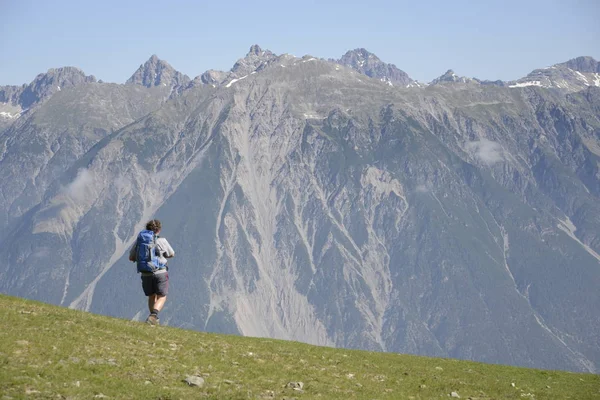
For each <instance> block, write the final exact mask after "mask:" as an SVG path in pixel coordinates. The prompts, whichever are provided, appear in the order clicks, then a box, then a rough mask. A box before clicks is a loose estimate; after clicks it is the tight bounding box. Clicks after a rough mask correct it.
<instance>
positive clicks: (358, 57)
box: [337, 48, 414, 87]
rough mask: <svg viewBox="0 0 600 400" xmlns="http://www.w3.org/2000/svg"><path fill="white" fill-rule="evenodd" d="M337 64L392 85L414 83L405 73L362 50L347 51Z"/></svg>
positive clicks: (404, 85) (402, 85)
mask: <svg viewBox="0 0 600 400" xmlns="http://www.w3.org/2000/svg"><path fill="white" fill-rule="evenodd" d="M337 63H339V64H341V65H345V66H347V67H350V68H352V69H355V70H357V71H358V72H360V73H361V74H364V75H367V76H369V77H371V78H375V79H379V80H381V81H383V82H389V83H390V84H392V85H396V86H400V87H406V86H408V85H411V84H412V83H414V81H413V80H412V79H411V78H410V77H409V76H408V74H407V73H406V72H404V71H402V70H400V69H398V68H397V67H396V66H395V65H394V64H386V63H384V62H383V61H381V60H380V59H379V58H378V57H377V56H376V55H375V54H373V53H369V52H368V51H367V50H365V49H362V48H361V49H355V50H350V51H348V52H347V53H346V54H344V55H343V56H342V58H340V59H339V60H337Z"/></svg>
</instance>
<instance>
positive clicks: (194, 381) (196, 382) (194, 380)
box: [184, 376, 204, 388]
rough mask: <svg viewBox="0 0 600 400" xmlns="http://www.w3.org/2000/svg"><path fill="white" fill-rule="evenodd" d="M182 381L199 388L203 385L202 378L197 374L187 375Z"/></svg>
mask: <svg viewBox="0 0 600 400" xmlns="http://www.w3.org/2000/svg"><path fill="white" fill-rule="evenodd" d="M184 382H185V383H187V384H188V385H189V386H197V387H200V388H201V387H203V386H204V378H201V377H199V376H188V377H187V378H185V380H184Z"/></svg>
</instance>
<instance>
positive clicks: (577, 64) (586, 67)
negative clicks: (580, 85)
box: [556, 56, 600, 73]
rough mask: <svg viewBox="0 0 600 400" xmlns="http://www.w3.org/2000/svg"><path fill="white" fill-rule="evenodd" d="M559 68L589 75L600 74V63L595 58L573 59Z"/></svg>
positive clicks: (558, 65) (559, 65)
mask: <svg viewBox="0 0 600 400" xmlns="http://www.w3.org/2000/svg"><path fill="white" fill-rule="evenodd" d="M556 66H557V67H566V68H571V69H572V70H575V71H579V72H587V73H598V72H600V62H598V61H596V60H595V59H594V58H593V57H589V56H583V57H577V58H573V59H572V60H569V61H567V62H564V63H561V64H557V65H556Z"/></svg>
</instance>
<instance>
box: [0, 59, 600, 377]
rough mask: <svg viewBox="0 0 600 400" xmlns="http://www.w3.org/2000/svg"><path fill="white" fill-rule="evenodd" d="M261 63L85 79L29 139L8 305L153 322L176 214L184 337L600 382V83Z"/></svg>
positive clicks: (23, 153) (18, 169) (11, 208)
mask: <svg viewBox="0 0 600 400" xmlns="http://www.w3.org/2000/svg"><path fill="white" fill-rule="evenodd" d="M262 52H263V50H262V49H260V48H256V47H255V48H253V49H251V51H250V52H249V55H248V56H247V57H248V59H246V60H244V61H243V62H240V64H239V69H237V70H236V72H232V71H230V72H229V73H228V75H226V76H224V77H223V79H222V80H221V81H220V82H217V83H218V84H217V83H212V84H198V85H196V86H194V85H192V86H190V87H189V88H187V89H186V90H182V91H181V92H178V93H177V95H175V96H169V93H170V92H171V88H169V87H167V86H163V85H159V86H154V87H150V88H148V87H146V86H142V85H114V84H113V85H109V84H98V83H89V84H83V85H79V86H77V87H75V88H72V89H70V90H64V91H61V92H60V93H57V94H55V95H54V96H52V97H51V98H50V99H49V100H47V101H46V102H43V103H42V104H40V105H39V107H37V108H35V109H32V110H31V111H30V112H28V113H27V114H26V115H23V116H22V117H20V118H18V119H17V120H16V121H14V122H12V125H11V126H10V128H9V130H7V131H4V132H3V133H2V134H0V154H1V156H0V166H1V168H0V184H1V187H2V188H3V190H4V192H3V196H2V198H1V199H0V211H1V212H2V214H0V216H2V218H0V221H1V222H2V223H3V224H4V225H3V228H4V229H2V232H3V234H4V237H0V245H1V246H2V248H3V249H7V260H8V261H7V263H6V264H5V265H2V266H1V267H0V291H2V292H7V293H12V294H20V295H22V296H25V297H31V298H38V299H45V300H46V301H50V302H52V303H55V304H62V305H65V306H70V307H73V308H77V309H81V310H89V311H93V312H97V313H102V314H107V315H115V316H120V317H123V318H128V319H134V320H139V319H140V318H143V317H144V315H143V314H144V312H145V309H144V305H143V304H142V303H143V302H140V297H141V293H140V290H139V287H138V286H139V285H138V283H137V279H133V278H135V276H134V268H133V267H132V265H131V264H130V263H129V262H128V261H127V259H126V253H127V249H128V246H129V245H130V244H131V243H132V240H133V238H134V236H135V232H136V231H137V230H139V229H141V227H142V226H143V224H144V222H145V220H147V219H149V218H152V217H155V216H156V217H158V218H159V219H162V220H163V221H165V223H164V227H165V232H164V234H165V235H166V236H167V237H168V238H169V241H170V242H172V243H173V244H174V245H175V248H176V251H177V253H178V258H177V259H174V260H173V261H172V270H171V272H170V273H171V276H172V278H171V279H172V285H173V286H172V287H173V288H176V290H175V289H174V290H175V292H174V296H176V297H174V296H171V295H170V301H169V302H168V303H167V308H165V310H164V315H163V317H162V318H161V319H162V320H163V321H164V322H165V323H173V324H177V325H178V326H182V327H189V328H194V329H201V330H207V331H214V332H225V333H237V334H243V335H248V336H265V337H273V338H282V339H288V340H299V341H304V342H309V343H314V344H322V345H330V346H339V347H348V348H363V349H370V350H382V351H400V352H405V353H415V354H426V355H435V356H441V357H453V358H463V359H477V360H480V361H493V362H497V363H506V364H513V365H527V366H538V367H544V368H560V369H568V370H584V371H596V370H597V369H598V363H599V362H600V361H599V360H600V349H598V346H597V345H596V343H598V336H597V332H599V331H600V329H599V327H598V325H597V320H595V319H594V318H592V316H593V315H594V312H595V309H597V306H598V305H599V304H600V300H599V297H598V293H597V290H596V289H597V285H598V284H600V277H599V276H598V263H599V262H600V259H599V258H598V257H599V256H598V254H599V253H600V237H598V231H599V226H600V221H598V218H597V215H600V214H599V211H600V210H599V209H598V204H600V203H599V202H598V196H599V195H600V184H599V183H598V176H599V175H598V160H599V157H600V145H599V143H600V140H599V137H598V132H600V130H599V128H600V121H599V115H598V112H597V110H598V109H599V108H600V89H599V88H597V87H587V88H585V89H584V90H583V91H579V92H574V93H570V94H569V93H565V92H563V91H558V90H552V89H545V88H539V87H523V88H519V89H514V88H509V87H502V86H495V85H482V84H478V83H477V82H472V83H467V84H463V83H453V82H448V83H442V84H439V85H430V86H427V87H424V88H399V87H393V86H390V85H389V84H388V83H386V82H382V81H381V80H380V79H371V78H369V77H367V76H366V75H363V74H360V73H359V72H358V71H356V70H354V69H352V68H347V67H344V66H342V65H339V64H336V63H333V62H329V61H326V60H322V59H317V58H314V57H310V56H307V57H303V58H297V57H293V56H291V55H282V56H274V55H272V54H268V53H266V52H265V53H264V54H263V56H265V58H261V57H262V56H261V53H262ZM242 74H244V75H242ZM213 85H214V86H213ZM81 99H87V100H86V101H82V100H81ZM150 99H151V100H152V101H151V104H146V103H148V102H149V100H150ZM77 104H83V105H85V107H84V108H80V109H78V108H76V107H74V106H75V105H77ZM135 105H138V108H137V109H135V108H133V107H134V106H135ZM141 105H143V107H140V106H141ZM67 111H69V112H67ZM132 111H135V112H132ZM82 127H85V130H83V131H82V129H81V128H82ZM65 128H68V132H67V133H66V134H64V130H65ZM73 138H79V140H81V139H82V138H85V139H86V140H85V143H81V144H80V145H78V146H77V148H76V149H73V148H69V147H68V146H65V144H66V143H72V142H74V141H73ZM63 146H64V147H63ZM60 149H62V152H60V151H61V150H60ZM25 161H27V162H25ZM29 165H30V167H29ZM65 171H66V172H65ZM190 238H194V240H193V241H192V240H190ZM49 254H52V259H53V265H55V266H56V268H53V269H48V270H46V269H40V268H38V266H39V265H40V263H42V262H43V260H45V259H46V258H47V257H48V255H49ZM37 282H44V283H45V284H44V285H39V284H38V283H37ZM138 304H139V306H137V305H138ZM573 307H575V308H577V309H578V310H579V312H578V313H573V312H570V311H569V310H572V309H573Z"/></svg>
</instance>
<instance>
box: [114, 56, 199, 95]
mask: <svg viewBox="0 0 600 400" xmlns="http://www.w3.org/2000/svg"><path fill="white" fill-rule="evenodd" d="M189 82H190V78H189V77H188V76H187V75H185V74H183V73H181V72H179V71H177V70H175V68H173V67H172V66H171V65H170V64H169V63H168V62H166V61H164V60H161V59H160V58H158V56H157V55H156V54H153V55H152V56H151V57H150V58H149V59H148V61H146V62H145V63H144V64H142V65H140V67H139V68H138V69H137V71H135V73H134V74H133V75H132V76H131V78H129V79H128V80H127V82H125V83H127V84H133V85H142V86H146V87H153V86H161V85H162V86H171V87H178V86H184V85H187V84H188V83H189Z"/></svg>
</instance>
